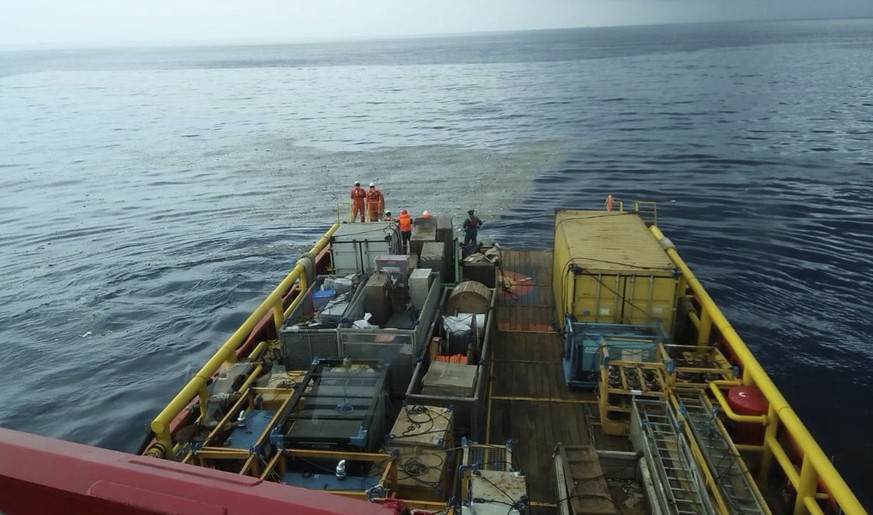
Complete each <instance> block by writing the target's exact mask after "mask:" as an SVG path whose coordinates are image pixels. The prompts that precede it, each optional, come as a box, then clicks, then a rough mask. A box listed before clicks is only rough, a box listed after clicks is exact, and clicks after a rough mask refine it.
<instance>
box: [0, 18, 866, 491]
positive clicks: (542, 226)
mask: <svg viewBox="0 0 873 515" xmlns="http://www.w3.org/2000/svg"><path fill="white" fill-rule="evenodd" d="M871 59H873V21H871V20H856V21H821V22H791V23H745V24H742V23H732V24H718V25H681V26H661V27H627V28H603V29H584V30H564V31H548V32H529V33H511V34H490V35H479V36H469V37H455V38H431V39H411V40H386V41H372V42H355V43H336V44H309V45H293V46H291V45H288V46H281V45H278V46H252V47H217V48H184V49H124V50H99V51H81V50H76V51H56V52H14V53H0V172H2V173H0V192H2V193H3V196H2V199H3V202H2V203H0V278H2V279H0V281H2V282H0V286H2V288H0V322H2V324H0V338H2V342H3V346H4V351H5V356H4V359H3V361H2V365H0V392H2V399H3V402H2V403H0V425H2V426H5V427H12V428H16V429H22V430H25V431H31V432H35V433H40V434H44V435H50V436H55V437H60V438H65V439H70V440H75V441H80V442H86V443H90V444H94V445H100V446H105V447H111V448H116V449H123V450H133V449H134V448H135V447H136V446H137V445H138V444H139V442H140V440H141V438H142V435H143V434H144V428H145V426H146V424H147V423H148V422H149V420H150V419H151V418H152V417H153V416H154V415H155V414H156V413H157V412H158V411H159V410H160V408H161V407H162V406H163V405H164V404H165V403H166V402H167V401H168V400H169V399H170V398H171V397H172V395H173V394H174V393H175V392H176V391H177V390H178V389H179V388H180V387H181V386H182V385H183V384H184V382H185V380H186V379H187V378H188V377H189V376H190V375H191V373H192V371H193V368H197V367H199V366H200V365H201V364H202V363H203V362H204V361H205V359H206V358H207V357H208V356H209V355H210V354H211V352H212V350H213V349H215V348H216V347H217V346H218V345H219V344H220V343H222V342H223V341H224V339H225V338H226V337H227V336H229V335H230V334H231V333H232V332H233V330H234V329H235V328H236V327H237V326H238V324H239V323H241V322H242V320H243V319H244V318H245V317H246V315H247V314H248V312H250V311H251V310H252V309H253V308H254V307H255V306H256V305H257V304H258V303H259V302H260V300H261V299H262V298H263V297H264V296H265V295H266V294H267V293H268V292H269V291H270V290H271V289H272V287H273V286H274V284H275V283H276V282H278V280H279V279H280V278H281V277H282V276H283V274H284V273H285V272H287V271H288V270H289V269H290V268H291V266H292V265H293V262H294V256H295V255H296V253H297V252H299V251H301V250H303V249H305V248H308V246H309V245H310V244H311V242H312V240H313V239H314V238H315V237H316V236H317V235H319V234H320V233H321V232H322V230H323V229H324V227H325V225H326V224H327V223H329V221H330V219H331V218H332V217H335V216H336V211H337V209H338V208H337V206H338V205H339V206H340V207H339V210H340V211H344V210H345V208H346V204H345V203H346V193H347V189H348V188H349V185H350V184H351V183H352V182H353V181H354V180H362V181H367V182H369V181H370V180H378V181H379V183H380V185H381V186H382V187H383V189H384V190H385V191H386V194H387V198H388V206H389V207H393V208H395V209H399V208H410V209H416V210H419V209H421V210H423V209H430V210H432V211H437V212H440V213H453V214H456V215H457V216H459V217H460V216H462V214H463V212H464V211H466V208H467V207H470V206H474V207H477V208H478V209H479V211H480V212H481V213H482V218H483V219H484V220H485V222H486V227H485V229H484V230H483V233H484V235H485V236H487V237H493V238H496V239H499V240H501V241H502V242H504V243H506V244H509V245H521V246H538V247H541V246H548V245H549V244H550V238H551V232H550V227H551V217H552V213H553V210H554V209H555V208H557V207H586V206H587V207H595V206H600V205H601V204H602V201H603V197H605V195H606V194H607V193H612V194H614V195H616V196H617V197H619V198H623V199H633V198H641V199H653V200H656V201H658V205H659V216H660V221H661V223H660V225H661V226H662V227H663V228H664V230H665V232H666V233H667V234H668V236H670V237H671V238H672V239H673V241H674V242H675V243H676V244H677V246H678V248H679V250H680V252H681V254H682V255H683V256H684V258H685V259H686V261H688V262H689V264H690V265H691V266H692V267H693V268H694V269H695V270H696V272H697V274H698V276H699V277H700V278H701V280H702V281H703V282H704V284H705V285H706V286H707V287H708V289H709V291H710V293H711V294H712V296H713V297H714V298H715V299H716V301H717V302H718V303H719V305H720V306H722V308H723V310H724V311H725V313H726V315H727V316H728V318H729V319H730V320H731V321H732V322H733V324H734V326H735V327H736V328H737V330H738V331H739V333H740V334H741V335H742V336H743V337H744V338H745V340H746V342H747V343H748V345H749V346H750V347H751V348H752V349H753V350H754V352H755V354H756V356H757V357H758V358H759V360H760V361H761V362H762V364H763V365H764V367H765V368H766V369H767V370H768V371H769V372H770V374H771V376H772V377H773V378H774V380H775V381H776V383H777V384H778V385H779V387H780V388H781V390H782V392H783V393H784V394H785V396H786V397H787V398H788V399H789V401H790V402H791V403H792V404H793V406H794V408H795V410H796V411H797V412H798V413H799V414H800V416H801V418H802V419H803V420H804V421H805V423H806V424H807V426H808V427H809V429H810V430H811V431H812V433H813V434H814V435H815V436H816V437H817V438H818V440H819V442H820V443H821V445H822V447H823V448H824V450H825V452H826V453H827V454H829V455H832V456H833V457H834V459H835V462H836V464H837V466H838V468H839V469H840V470H841V471H842V472H843V474H844V476H845V477H846V479H847V480H848V482H849V483H850V485H852V486H853V487H854V488H855V489H856V492H858V495H859V497H861V498H862V500H863V501H864V502H865V503H866V504H868V505H871V504H873V497H871V494H870V493H869V492H865V491H862V490H861V489H862V487H863V486H865V485H867V484H868V483H869V479H868V477H867V476H868V474H869V472H870V466H869V456H871V455H873V441H871V438H870V437H869V436H868V433H869V428H870V427H871V425H873V403H871V402H870V391H871V388H873V371H871V369H873V347H871V345H870V343H871V342H870V335H871V334H873V322H871V316H870V312H871V310H873V278H871V273H870V270H871V265H873V258H871V256H873V216H871V214H870V213H871V211H873V146H871V144H870V141H871V138H873V88H871V86H870V85H871V84H873V66H871V65H870V63H871V62H873V61H871Z"/></svg>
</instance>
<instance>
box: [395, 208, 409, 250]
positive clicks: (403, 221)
mask: <svg viewBox="0 0 873 515" xmlns="http://www.w3.org/2000/svg"><path fill="white" fill-rule="evenodd" d="M397 222H398V223H399V224H400V241H401V243H402V244H403V253H404V254H406V253H407V252H408V249H409V239H410V238H412V217H411V216H409V213H408V212H407V211H406V210H405V209H404V210H403V211H401V212H400V216H398V217H397Z"/></svg>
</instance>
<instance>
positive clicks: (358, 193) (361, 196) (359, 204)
mask: <svg viewBox="0 0 873 515" xmlns="http://www.w3.org/2000/svg"><path fill="white" fill-rule="evenodd" d="M349 197H351V199H352V222H354V221H355V218H357V216H358V212H360V213H361V221H362V222H363V221H364V200H365V199H366V198H367V192H366V191H365V190H364V188H362V187H361V182H360V181H355V187H354V188H352V192H351V193H350V194H349Z"/></svg>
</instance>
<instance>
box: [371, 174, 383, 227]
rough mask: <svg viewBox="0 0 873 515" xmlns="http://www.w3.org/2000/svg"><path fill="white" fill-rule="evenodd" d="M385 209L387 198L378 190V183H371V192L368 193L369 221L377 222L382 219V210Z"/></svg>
mask: <svg viewBox="0 0 873 515" xmlns="http://www.w3.org/2000/svg"><path fill="white" fill-rule="evenodd" d="M383 209H385V196H384V195H382V192H381V191H379V190H377V189H376V183H373V182H371V183H370V191H368V192H367V219H368V220H369V221H371V222H375V221H377V220H380V219H381V218H382V210H383Z"/></svg>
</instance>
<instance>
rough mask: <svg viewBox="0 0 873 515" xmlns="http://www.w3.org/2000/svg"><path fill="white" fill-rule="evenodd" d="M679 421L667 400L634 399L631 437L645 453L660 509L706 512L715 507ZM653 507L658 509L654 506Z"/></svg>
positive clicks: (712, 510)
mask: <svg viewBox="0 0 873 515" xmlns="http://www.w3.org/2000/svg"><path fill="white" fill-rule="evenodd" d="M679 427H680V426H679V421H678V420H677V419H676V416H675V414H674V413H673V410H672V409H671V408H670V405H669V404H668V403H667V401H661V400H642V399H634V401H633V409H632V413H631V428H630V432H631V440H632V441H633V444H634V449H635V450H636V451H637V452H642V453H643V456H644V457H645V459H646V463H647V465H648V469H649V472H650V474H651V476H652V479H653V483H654V497H655V498H654V499H650V502H651V503H652V504H653V505H654V504H657V508H659V509H653V510H652V511H653V512H657V513H663V514H676V515H681V514H707V515H714V514H715V509H714V508H713V506H712V503H711V502H710V499H709V494H708V493H707V491H706V486H705V484H704V482H703V480H702V478H701V477H700V471H699V470H698V468H697V463H696V462H695V461H694V457H693V456H692V454H691V449H690V447H689V446H688V442H687V441H686V440H685V436H684V435H683V434H682V432H681V430H680V429H679ZM653 508H655V507H654V506H653Z"/></svg>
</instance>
